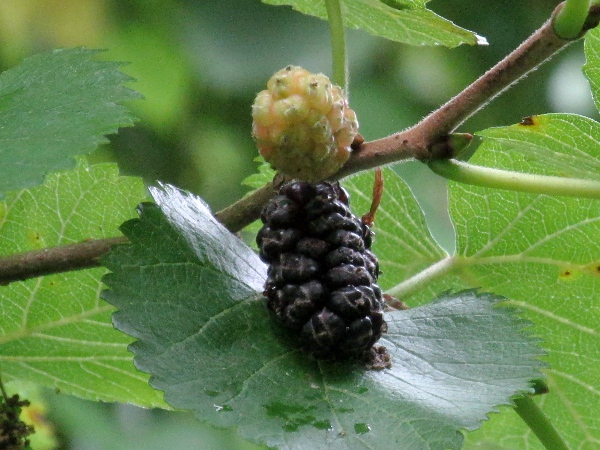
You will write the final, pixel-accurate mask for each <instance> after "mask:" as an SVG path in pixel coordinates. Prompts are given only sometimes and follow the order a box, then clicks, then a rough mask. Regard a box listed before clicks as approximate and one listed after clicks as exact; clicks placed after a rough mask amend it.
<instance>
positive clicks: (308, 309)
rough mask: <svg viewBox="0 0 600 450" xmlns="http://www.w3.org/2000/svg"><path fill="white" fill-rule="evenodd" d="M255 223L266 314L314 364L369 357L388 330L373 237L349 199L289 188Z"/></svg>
mask: <svg viewBox="0 0 600 450" xmlns="http://www.w3.org/2000/svg"><path fill="white" fill-rule="evenodd" d="M261 219H262V221H263V223H264V226H263V228H262V229H261V230H260V231H259V233H258V235H257V237H256V242H257V244H258V246H259V249H260V257H261V259H262V260H263V261H265V262H266V263H268V264H269V268H268V271H267V282H266V285H265V291H264V295H265V297H266V298H267V305H268V307H269V309H271V310H272V311H273V313H274V315H275V316H276V317H277V319H278V320H279V321H280V322H281V323H282V324H283V326H285V327H286V328H288V329H290V330H292V331H293V332H296V333H298V334H299V339H300V341H301V343H302V345H303V346H304V348H305V349H306V350H307V351H309V352H310V353H312V354H313V355H314V356H316V357H319V358H348V357H355V358H362V357H363V356H365V355H367V354H368V353H369V352H370V351H371V347H372V346H373V344H375V342H377V340H378V339H379V338H380V337H381V334H382V333H384V332H385V331H386V330H387V325H386V323H385V320H384V319H383V308H384V302H383V298H382V293H381V289H380V288H379V286H378V285H377V284H376V280H377V278H378V276H379V264H378V262H377V258H376V257H375V255H374V254H373V253H372V252H371V251H370V250H369V249H370V247H371V235H372V233H371V231H370V229H369V227H368V226H367V225H366V224H364V223H363V221H362V220H361V219H359V218H357V217H356V216H354V215H353V214H352V213H351V212H350V210H349V208H348V194H347V193H346V192H345V191H344V190H343V189H342V188H341V187H340V186H339V184H338V183H328V182H322V183H316V184H310V183H307V182H291V183H287V184H285V185H283V186H282V187H281V189H280V191H279V195H278V196H276V197H275V198H274V199H273V200H272V201H271V202H270V203H269V204H268V205H267V206H265V208H264V209H263V212H262V214H261Z"/></svg>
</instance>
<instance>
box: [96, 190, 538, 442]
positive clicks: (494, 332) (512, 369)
mask: <svg viewBox="0 0 600 450" xmlns="http://www.w3.org/2000/svg"><path fill="white" fill-rule="evenodd" d="M152 193H153V196H154V198H155V200H156V202H157V203H158V206H156V205H152V204H145V205H143V207H142V210H141V218H140V220H134V221H130V222H128V223H127V224H126V225H125V226H124V228H123V231H124V233H125V234H126V235H127V236H128V237H129V239H130V241H131V242H132V245H130V246H121V247H119V248H117V249H115V250H114V251H111V253H110V255H109V256H108V257H107V258H106V260H105V263H106V265H107V266H108V267H109V268H110V269H111V270H112V273H111V274H109V275H107V276H106V277H105V282H106V283H107V284H108V286H109V287H110V290H109V291H107V292H106V294H105V298H106V299H107V300H108V301H109V302H111V303H112V304H114V305H115V306H117V308H118V309H119V311H118V312H117V313H116V314H115V324H116V326H117V327H118V328H119V329H121V330H123V331H124V332H126V333H127V334H130V335H132V336H133V337H135V338H136V339H137V342H136V343H135V344H133V345H132V347H131V349H132V350H133V351H134V353H135V354H136V364H137V365H138V367H140V368H141V369H142V370H144V371H147V372H149V373H151V374H152V380H151V383H152V384H153V386H155V387H157V388H158V389H161V390H163V391H165V399H166V400H167V401H168V402H169V403H170V404H171V405H172V406H174V407H176V408H183V409H191V410H193V411H195V412H196V415H197V416H198V417H199V418H200V419H202V420H206V421H209V422H211V423H214V424H216V425H218V426H237V427H239V429H240V431H241V433H242V435H244V436H245V437H247V438H249V439H251V440H253V441H256V442H261V443H265V444H267V445H269V446H275V447H278V448H294V449H302V448H307V449H319V448H323V449H325V448H328V449H329V448H340V449H347V448H348V449H349V448H364V447H371V448H385V447H389V446H392V447H400V446H401V447H403V448H432V449H447V448H460V446H461V443H462V435H461V434H460V433H459V429H461V428H466V429H473V428H476V427H477V426H479V423H480V422H481V421H482V420H484V419H485V417H486V414H487V413H489V412H490V411H492V410H493V409H494V407H495V406H496V405H499V404H507V403H509V401H510V398H511V397H512V396H514V395H517V394H518V393H519V392H522V391H525V390H527V389H528V383H529V380H531V379H532V378H535V377H537V376H540V374H539V372H538V371H537V368H539V367H540V365H541V363H540V362H539V361H537V360H536V359H535V358H536V357H537V356H540V355H541V350H540V349H539V348H538V346H537V343H536V341H535V340H534V339H532V338H530V337H529V336H528V335H527V334H523V332H522V328H523V327H524V326H526V325H527V324H526V323H525V322H523V321H521V320H520V319H518V318H517V317H516V316H515V315H514V313H513V311H512V310H510V309H506V308H498V307H496V305H497V303H498V302H499V301H501V300H502V299H501V298H499V297H495V296H492V295H489V294H478V293H477V292H475V291H473V290H471V291H465V292H460V293H456V294H453V295H451V294H445V295H443V296H441V297H440V298H439V299H437V301H435V302H432V303H430V304H429V305H426V306H423V307H420V308H415V309H412V310H409V311H395V312H393V313H390V314H388V315H387V316H386V320H387V321H388V324H389V332H388V333H387V335H386V336H385V339H382V341H381V343H382V344H384V345H385V346H386V347H387V349H388V350H389V352H390V354H391V356H392V361H393V365H392V368H391V369H386V370H382V371H374V370H366V369H365V367H364V366H363V365H361V364H357V363H334V362H324V361H315V360H313V359H312V358H310V357H307V355H306V354H304V352H303V351H302V350H300V349H299V348H298V344H297V343H296V341H295V339H293V337H291V336H289V335H288V334H287V333H285V332H283V331H282V330H281V329H280V328H279V327H278V325H277V324H276V323H275V321H274V320H273V319H272V318H271V317H270V314H269V312H268V310H267V308H266V305H265V301H264V299H263V298H262V296H261V290H262V286H263V283H264V279H265V276H266V274H265V270H266V267H265V265H264V264H263V263H262V262H260V260H258V257H257V256H256V254H255V253H254V252H252V251H251V250H250V249H249V248H248V247H246V246H245V245H244V244H242V243H241V241H240V240H239V239H238V238H237V237H236V236H234V235H231V234H230V233H228V231H227V230H226V229H225V228H223V227H222V226H221V225H220V224H218V222H216V220H215V219H214V218H213V217H212V216H211V215H210V211H209V210H208V208H207V207H206V206H205V205H204V204H203V203H202V201H201V200H199V199H198V198H195V197H193V196H192V195H190V194H186V193H183V192H181V191H177V190H175V189H173V188H171V187H169V186H166V187H164V189H163V190H153V191H152Z"/></svg>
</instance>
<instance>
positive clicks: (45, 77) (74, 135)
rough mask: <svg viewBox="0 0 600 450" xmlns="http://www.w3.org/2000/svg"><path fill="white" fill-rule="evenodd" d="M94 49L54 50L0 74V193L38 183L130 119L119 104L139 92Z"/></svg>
mask: <svg viewBox="0 0 600 450" xmlns="http://www.w3.org/2000/svg"><path fill="white" fill-rule="evenodd" d="M97 53H98V51H97V50H86V49H82V48H78V49H67V50H55V51H52V52H45V53H41V54H38V55H35V56H32V57H30V58H28V59H26V60H25V61H23V63H22V64H20V65H19V66H17V67H15V68H13V69H9V70H7V71H5V72H3V73H2V74H1V75H0V124H1V126H0V167H1V169H0V197H2V196H3V193H4V192H5V191H7V190H11V189H22V188H25V187H29V186H34V185H36V184H39V183H41V182H42V180H43V179H44V176H45V175H46V174H47V173H49V172H51V171H55V170H61V169H67V168H71V167H73V166H74V165H75V160H74V159H73V158H72V156H75V155H82V154H86V153H89V152H91V151H92V150H94V149H95V148H96V147H97V146H98V145H99V144H101V143H103V142H106V138H105V137H104V135H105V134H110V133H115V132H116V131H117V129H118V127H121V126H129V125H131V124H132V123H133V121H134V118H133V117H132V116H131V115H130V114H129V113H128V112H127V110H126V109H125V108H124V107H123V106H121V105H119V104H118V102H121V101H123V100H128V99H132V98H138V97H139V95H138V94H136V93H135V92H133V91H132V90H130V89H127V88H125V87H123V83H125V82H127V81H130V80H131V79H130V78H129V77H127V76H125V75H123V74H122V73H120V72H119V71H118V66H119V65H120V64H119V63H115V62H106V61H96V60H94V56H95V55H96V54H97Z"/></svg>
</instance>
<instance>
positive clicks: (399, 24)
mask: <svg viewBox="0 0 600 450" xmlns="http://www.w3.org/2000/svg"><path fill="white" fill-rule="evenodd" d="M263 2H264V3H267V4H270V5H290V6H292V7H293V8H294V9H295V10H297V11H299V12H301V13H303V14H308V15H311V16H315V17H318V18H320V19H324V20H327V10H326V9H325V2H323V1H322V0H263ZM394 3H396V5H394V6H396V7H392V6H388V5H386V4H385V3H384V2H379V1H373V0H342V7H343V12H344V14H345V16H344V20H345V21H346V25H347V26H349V27H352V28H360V29H362V30H364V31H367V32H368V33H370V34H373V35H374V36H379V37H383V38H386V39H390V40H392V41H396V42H402V43H404V44H409V45H444V46H446V47H456V46H458V45H460V44H471V45H474V44H486V41H485V39H484V38H482V37H481V36H477V35H476V34H475V33H473V32H471V31H468V30H465V29H464V28H460V27H458V26H456V25H454V24H453V23H452V22H450V21H448V20H446V19H444V18H442V17H440V16H438V15H437V14H435V13H433V12H431V11H429V10H428V9H425V8H424V7H422V6H421V4H423V3H424V2H422V1H406V2H402V4H404V6H405V7H400V9H397V8H398V4H399V3H400V2H394Z"/></svg>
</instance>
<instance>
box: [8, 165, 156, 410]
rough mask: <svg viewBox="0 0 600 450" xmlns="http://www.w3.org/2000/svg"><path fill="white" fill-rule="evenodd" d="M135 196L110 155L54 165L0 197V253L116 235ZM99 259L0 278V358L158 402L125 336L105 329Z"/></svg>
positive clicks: (43, 374)
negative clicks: (64, 168) (91, 265)
mask: <svg viewBox="0 0 600 450" xmlns="http://www.w3.org/2000/svg"><path fill="white" fill-rule="evenodd" d="M144 197H145V191H144V186H143V184H142V183H141V181H140V180H138V179H135V178H129V177H119V176H118V170H117V167H116V166H115V165H113V164H103V165H96V166H87V165H86V164H85V163H80V164H79V166H78V168H77V169H76V170H74V171H69V172H63V173H54V174H52V175H50V176H48V178H47V180H46V181H45V182H44V184H43V185H41V186H39V187H36V188H33V189H31V190H24V191H20V192H18V193H14V192H13V193H9V194H8V196H7V198H6V201H4V202H1V203H0V255H11V254H15V253H20V252H26V251H30V250H37V249H40V248H45V247H53V246H56V245H61V244H72V243H76V242H81V241H83V240H85V239H95V238H106V237H111V236H116V235H118V233H119V232H118V226H119V224H120V223H122V222H123V221H124V220H126V219H128V218H130V217H131V215H132V214H133V213H134V208H135V205H136V204H137V203H138V202H139V201H140V200H142V199H143V198H144ZM105 273H106V269H104V268H96V269H88V270H81V271H75V272H68V273H61V274H56V275H48V276H44V277H39V278H34V279H31V280H27V281H23V282H15V283H11V284H10V285H8V286H0V303H1V304H2V314H1V315H0V367H1V370H2V379H3V380H4V381H10V380H21V381H31V382H35V383H39V384H41V385H44V386H48V387H51V388H56V389H60V391H61V392H63V393H66V394H73V395H76V396H79V397H82V398H86V399H92V400H102V401H121V402H127V403H133V404H137V405H140V406H146V407H151V406H163V407H164V406H166V405H165V404H164V403H163V402H162V399H161V395H160V393H159V392H157V391H155V390H153V389H151V388H150V386H149V385H148V381H147V380H148V377H147V375H146V374H143V373H141V372H139V371H138V370H137V369H136V368H135V367H134V366H133V357H132V355H131V353H130V352H129V351H128V350H127V346H128V344H129V343H130V342H131V339H130V338H129V337H127V336H124V335H123V334H122V333H120V332H118V331H117V330H115V329H114V328H113V326H112V321H111V314H112V312H113V311H114V308H113V307H112V306H110V305H109V304H107V303H105V302H104V301H102V300H101V299H100V298H99V294H100V291H101V290H102V282H101V278H102V276H103V275H104V274H105Z"/></svg>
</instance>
